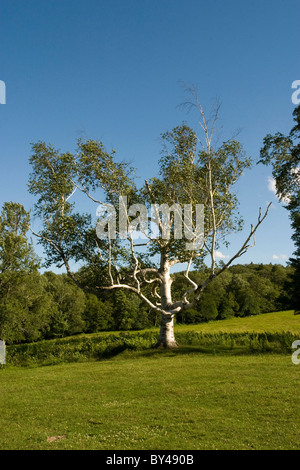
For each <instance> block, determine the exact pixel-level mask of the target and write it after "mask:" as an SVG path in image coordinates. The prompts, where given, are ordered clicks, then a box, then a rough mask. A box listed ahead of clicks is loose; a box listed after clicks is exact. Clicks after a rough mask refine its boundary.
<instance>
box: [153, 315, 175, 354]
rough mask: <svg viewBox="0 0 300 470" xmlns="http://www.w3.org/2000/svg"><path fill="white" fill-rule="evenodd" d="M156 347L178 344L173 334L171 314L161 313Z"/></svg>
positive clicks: (172, 346)
mask: <svg viewBox="0 0 300 470" xmlns="http://www.w3.org/2000/svg"><path fill="white" fill-rule="evenodd" d="M156 347H157V348H172V349H174V348H178V344H177V342H176V340H175V336H174V318H173V315H171V314H169V315H166V314H162V315H161V322H160V332H159V337H158V341H157V344H156Z"/></svg>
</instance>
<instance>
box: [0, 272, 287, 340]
mask: <svg viewBox="0 0 300 470" xmlns="http://www.w3.org/2000/svg"><path fill="white" fill-rule="evenodd" d="M293 271H294V268H292V267H290V266H286V267H285V266H282V265H273V264H268V265H263V264H248V265H241V264H238V265H233V266H231V267H230V268H229V269H228V270H227V271H225V272H224V273H223V274H222V276H219V277H218V278H217V279H215V280H214V282H213V283H211V284H210V285H209V286H208V288H207V289H206V291H205V292H204V293H203V296H202V297H201V299H200V300H199V301H198V302H197V304H196V306H195V308H193V309H189V310H187V311H186V312H182V313H181V314H179V315H178V316H177V319H176V321H177V323H185V324H193V323H201V322H207V321H210V320H222V319H225V318H230V317H234V316H236V317H245V316H249V315H258V314H260V313H268V312H274V311H280V310H289V309H292V302H291V295H290V280H291V276H292V274H293ZM103 275H104V273H103V272H100V271H99V272H98V273H97V272H96V271H95V270H91V268H88V267H85V268H81V269H80V270H79V271H78V272H77V278H78V280H79V281H80V284H81V285H82V288H79V287H78V286H76V285H75V284H74V282H73V281H72V280H71V279H70V278H69V277H68V276H67V275H66V274H55V273H53V272H51V271H49V272H45V273H43V274H40V273H39V272H38V270H36V271H35V272H34V271H32V272H22V271H20V272H4V273H2V274H1V275H0V337H1V338H3V339H4V340H5V341H6V343H7V344H17V343H22V342H32V341H39V340H42V339H52V338H63V337H66V336H70V335H76V334H80V333H95V332H98V331H115V330H140V329H144V328H148V327H151V326H158V325H159V315H158V314H157V312H155V311H154V310H151V309H150V308H149V306H148V305H147V304H146V303H143V302H142V301H141V300H140V299H139V298H138V297H137V296H135V295H134V294H133V293H131V292H124V291H122V290H119V291H117V292H109V291H101V290H99V289H97V287H96V286H97V284H98V280H99V277H101V276H103ZM206 275H207V273H206V272H205V269H201V270H198V271H193V272H191V273H190V277H191V278H192V279H193V280H195V282H201V280H202V279H204V278H205V276H206ZM173 288H174V293H175V298H176V297H177V296H178V297H180V295H182V293H183V292H184V291H185V290H186V288H187V280H186V278H185V276H184V273H183V272H178V273H175V274H173Z"/></svg>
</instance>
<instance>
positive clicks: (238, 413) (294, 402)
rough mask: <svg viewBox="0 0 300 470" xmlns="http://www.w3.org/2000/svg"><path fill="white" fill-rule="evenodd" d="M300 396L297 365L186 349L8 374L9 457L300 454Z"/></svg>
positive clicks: (3, 430)
mask: <svg viewBox="0 0 300 470" xmlns="http://www.w3.org/2000/svg"><path fill="white" fill-rule="evenodd" d="M299 339H300V338H299ZM299 386H300V365H299V366H297V365H294V364H293V363H292V361H291V356H290V355H276V354H266V355H254V356H251V355H244V356H240V355H236V356H234V355H230V356H227V355H212V354H200V353H197V352H193V350H192V349H185V348H182V349H180V350H179V351H170V352H166V351H156V350H149V351H135V352H129V351H124V352H123V353H121V354H120V355H118V356H116V357H114V358H113V359H109V360H102V361H99V362H86V363H72V364H61V365H55V366H47V367H35V368H17V367H7V368H5V369H2V370H0V407H1V413H0V449H109V450H121V449H138V450H142V449H150V450H158V449H162V450H173V449H175V450H178V449H181V450H185V449H186V450H194V449H299V448H300V441H299V426H300V402H299V400H298V391H299ZM58 436H60V437H61V438H59V439H58V438H57V437H58ZM49 438H52V439H50V441H52V442H49V441H47V439H48V440H49Z"/></svg>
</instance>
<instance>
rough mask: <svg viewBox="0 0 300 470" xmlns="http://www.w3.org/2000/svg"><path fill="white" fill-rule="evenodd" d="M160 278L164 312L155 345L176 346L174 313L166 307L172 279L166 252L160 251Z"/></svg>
mask: <svg viewBox="0 0 300 470" xmlns="http://www.w3.org/2000/svg"><path fill="white" fill-rule="evenodd" d="M160 278H161V286H160V293H161V307H162V309H163V310H164V311H165V312H166V313H162V315H161V321H160V333H159V338H158V341H157V345H156V346H157V347H160V348H177V347H178V344H177V342H176V340H175V336H174V314H172V313H168V309H170V306H171V305H172V294H171V285H172V279H171V276H170V263H169V258H168V255H167V254H166V253H162V256H161V264H160Z"/></svg>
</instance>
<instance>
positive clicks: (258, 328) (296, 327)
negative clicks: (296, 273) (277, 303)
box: [176, 310, 300, 334]
mask: <svg viewBox="0 0 300 470" xmlns="http://www.w3.org/2000/svg"><path fill="white" fill-rule="evenodd" d="M176 328H177V331H186V330H194V331H198V332H202V333H214V334H215V333H246V332H247V333H252V332H253V333H265V332H268V333H279V332H286V331H288V332H290V333H300V315H294V311H293V310H288V311H284V312H273V313H263V314H261V315H254V316H251V317H233V318H229V319H226V320H219V321H211V322H208V323H201V324H199V325H177V327H176Z"/></svg>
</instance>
